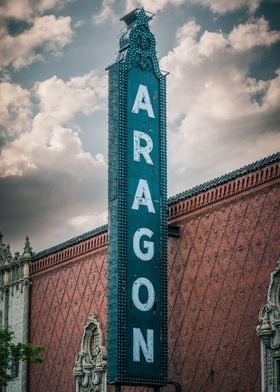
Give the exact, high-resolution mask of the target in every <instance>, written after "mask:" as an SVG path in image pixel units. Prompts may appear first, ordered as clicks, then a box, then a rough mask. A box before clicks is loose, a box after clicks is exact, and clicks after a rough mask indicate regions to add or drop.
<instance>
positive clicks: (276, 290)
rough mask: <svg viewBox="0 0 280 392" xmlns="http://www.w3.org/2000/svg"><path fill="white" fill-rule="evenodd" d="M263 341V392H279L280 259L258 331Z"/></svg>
mask: <svg viewBox="0 0 280 392" xmlns="http://www.w3.org/2000/svg"><path fill="white" fill-rule="evenodd" d="M256 333H257V335H258V336H259V337H260V339H261V374H262V392H278V390H279V389H278V386H279V381H278V380H279V377H280V366H279V364H280V258H279V259H278V261H277V265H276V268H275V270H274V271H273V272H272V274H271V278H270V284H269V288H268V292H267V301H266V303H265V304H263V305H262V307H261V310H260V313H259V325H258V326H257V329H256Z"/></svg>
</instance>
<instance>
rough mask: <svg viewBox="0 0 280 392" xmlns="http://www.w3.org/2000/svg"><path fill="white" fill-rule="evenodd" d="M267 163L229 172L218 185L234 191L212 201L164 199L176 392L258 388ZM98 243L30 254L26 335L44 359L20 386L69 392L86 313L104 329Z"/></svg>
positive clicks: (272, 218)
mask: <svg viewBox="0 0 280 392" xmlns="http://www.w3.org/2000/svg"><path fill="white" fill-rule="evenodd" d="M270 167H271V166H269V170H268V172H267V177H266V179H265V180H264V175H265V174H266V172H265V171H264V175H263V176H262V177H261V175H260V172H259V175H258V177H257V176H256V175H257V172H255V173H254V178H253V179H252V181H251V182H250V180H248V181H246V180H244V181H243V182H242V180H243V178H244V177H242V176H241V177H240V178H239V180H240V182H239V186H238V187H239V188H238V189H237V181H238V179H235V180H234V182H235V183H236V186H235V187H234V188H233V181H232V182H231V183H230V182H229V183H227V184H225V185H224V187H225V189H227V190H230V191H232V189H234V192H235V193H229V194H226V191H225V192H224V193H223V190H218V191H217V192H216V189H217V188H213V189H212V190H209V191H207V192H210V196H209V197H211V192H212V191H213V194H212V195H213V198H214V197H215V195H216V196H217V199H216V200H214V199H212V200H210V199H208V201H207V199H206V196H205V198H204V202H203V197H202V196H203V195H202V194H201V195H196V196H192V197H196V198H197V203H198V200H199V197H200V205H199V206H198V204H192V209H189V210H188V211H184V212H183V205H182V203H185V208H186V206H187V202H189V204H188V205H189V206H190V200H191V198H190V199H186V200H185V201H184V200H183V201H182V200H179V201H178V202H177V203H174V204H172V205H171V206H170V209H171V208H173V210H172V211H171V210H170V215H169V216H170V220H169V222H170V223H172V224H176V225H179V227H180V237H179V238H175V237H170V238H169V365H170V370H169V378H170V379H171V380H174V381H178V382H180V384H181V386H182V391H183V392H188V391H191V392H199V391H201V392H202V391H204V392H208V391H209V392H212V391H213V392H214V391H221V392H234V391H238V392H245V391H247V392H253V391H258V392H260V352H259V345H260V341H259V338H258V337H257V336H256V334H255V328H256V325H257V324H258V312H259V309H260V307H261V305H262V303H264V302H265V301H266V294H267V288H268V284H269V279H270V273H271V272H272V271H273V270H274V268H275V264H276V260H277V258H278V255H279V253H280V247H279V233H280V219H279V201H280V197H279V196H280V190H279V170H278V169H277V171H276V169H273V170H272V171H271V169H270ZM275 173H276V174H277V175H276V174H275ZM270 175H271V176H270ZM269 176H270V177H269ZM253 180H254V182H253ZM230 184H231V187H229V185H230ZM246 184H247V185H246ZM241 187H242V189H241ZM219 195H220V196H221V197H220V196H219ZM193 203H194V202H193ZM180 204H181V207H180V208H179V205H180ZM194 205H196V207H195V208H193V206H194ZM91 241H93V242H92V244H93V245H92V246H90V245H89V244H91ZM106 242H107V237H106V233H105V234H104V233H101V234H98V233H97V234H95V235H94V236H93V237H92V238H87V239H85V240H84V241H82V242H81V243H79V244H76V245H73V247H76V246H80V253H79V251H75V252H74V251H72V253H71V251H70V248H71V247H69V248H63V249H62V250H61V251H59V250H58V251H57V252H56V253H55V254H49V253H48V254H46V255H45V256H44V257H43V258H42V259H38V260H36V261H34V265H33V266H32V282H33V286H32V301H31V339H32V341H33V342H34V343H39V344H42V345H44V346H45V353H44V357H45V360H44V364H43V365H32V367H31V371H30V389H29V390H30V392H47V391H48V392H49V391H51V392H55V391H62V392H64V391H65V392H66V391H67V392H74V382H73V376H72V369H73V366H74V357H75V354H76V353H77V351H78V350H79V345H80V340H81V335H82V331H83V326H84V324H85V322H86V319H87V316H88V314H89V313H95V314H96V315H97V317H98V319H99V320H100V321H101V323H102V326H103V332H105V325H106V279H107V278H106V261H107V249H106ZM94 243H95V246H94ZM73 249H74V248H73ZM78 249H79V248H78ZM40 263H41V264H40ZM105 344H106V343H105ZM123 390H124V392H128V391H129V392H132V391H136V389H135V388H129V387H127V388H124V389H123ZM147 390H148V389H143V388H138V389H137V391H139V392H140V391H147ZM162 390H163V391H166V392H171V391H173V390H174V388H173V387H166V388H163V389H162ZM111 391H112V388H110V389H109V392H111Z"/></svg>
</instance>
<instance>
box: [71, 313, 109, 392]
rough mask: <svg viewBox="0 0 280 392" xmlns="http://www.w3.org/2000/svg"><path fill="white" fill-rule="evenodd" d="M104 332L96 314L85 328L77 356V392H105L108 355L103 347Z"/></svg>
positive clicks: (75, 369) (90, 317) (75, 375)
mask: <svg viewBox="0 0 280 392" xmlns="http://www.w3.org/2000/svg"><path fill="white" fill-rule="evenodd" d="M102 343H103V342H102V330H101V326H100V323H99V321H98V320H97V318H96V316H95V315H94V314H91V315H90V316H89V317H88V320H87V323H86V325H85V327H84V332H83V336H82V342H81V350H80V351H79V353H78V354H77V355H76V360H75V367H74V370H73V373H74V377H75V379H76V392H105V391H106V367H107V361H106V359H107V355H106V350H105V348H104V346H103V345H102Z"/></svg>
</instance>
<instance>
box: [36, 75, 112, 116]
mask: <svg viewBox="0 0 280 392" xmlns="http://www.w3.org/2000/svg"><path fill="white" fill-rule="evenodd" d="M34 93H35V95H36V97H37V98H38V99H39V105H40V109H41V112H44V113H47V115H48V116H50V117H52V118H53V119H54V120H55V121H57V122H59V123H61V122H62V123H64V122H65V121H67V120H69V119H70V118H72V117H73V116H74V115H75V114H76V113H78V112H82V113H84V114H87V115H88V114H90V113H92V112H93V111H96V110H99V109H100V105H103V104H104V99H105V97H107V78H106V77H105V76H103V77H100V76H98V75H96V74H95V73H94V72H90V73H89V74H87V75H84V76H81V77H74V78H71V79H70V80H69V81H67V82H64V81H63V80H62V79H59V78H58V77H57V76H53V77H52V78H51V79H48V80H46V81H44V82H38V83H36V84H35V87H34Z"/></svg>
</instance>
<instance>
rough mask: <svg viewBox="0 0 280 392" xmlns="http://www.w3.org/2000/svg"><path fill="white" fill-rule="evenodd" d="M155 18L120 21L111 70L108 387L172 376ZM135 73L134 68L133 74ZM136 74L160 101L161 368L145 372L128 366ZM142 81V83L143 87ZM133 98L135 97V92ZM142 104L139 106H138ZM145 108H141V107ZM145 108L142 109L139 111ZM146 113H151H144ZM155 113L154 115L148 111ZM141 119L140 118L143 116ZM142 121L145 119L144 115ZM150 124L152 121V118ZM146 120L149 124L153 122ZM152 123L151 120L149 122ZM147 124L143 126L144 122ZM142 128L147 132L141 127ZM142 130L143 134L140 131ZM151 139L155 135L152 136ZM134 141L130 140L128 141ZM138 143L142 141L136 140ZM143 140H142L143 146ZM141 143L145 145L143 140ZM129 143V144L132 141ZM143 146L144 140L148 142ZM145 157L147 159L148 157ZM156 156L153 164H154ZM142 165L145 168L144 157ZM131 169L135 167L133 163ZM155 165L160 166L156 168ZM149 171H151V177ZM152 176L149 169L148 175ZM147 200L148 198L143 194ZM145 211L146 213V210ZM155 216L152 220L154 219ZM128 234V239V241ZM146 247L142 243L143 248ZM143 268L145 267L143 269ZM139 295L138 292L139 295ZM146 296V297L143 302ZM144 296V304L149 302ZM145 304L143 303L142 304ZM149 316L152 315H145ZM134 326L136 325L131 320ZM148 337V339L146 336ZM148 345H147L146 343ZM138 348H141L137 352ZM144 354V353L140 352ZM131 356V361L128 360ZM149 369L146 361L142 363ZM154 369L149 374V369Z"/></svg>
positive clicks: (162, 79)
mask: <svg viewBox="0 0 280 392" xmlns="http://www.w3.org/2000/svg"><path fill="white" fill-rule="evenodd" d="M151 18H152V16H151V15H149V14H148V13H147V12H145V11H144V10H143V9H136V10H134V11H132V12H130V13H129V14H127V15H126V16H125V17H123V18H122V19H121V20H123V21H124V22H125V23H126V25H127V30H126V31H125V32H124V33H123V34H122V35H121V37H120V50H119V55H118V58H117V61H116V62H115V63H114V64H113V65H112V66H110V67H108V70H109V186H108V199H109V230H108V231H109V233H108V234H109V250H108V322H107V347H108V376H107V378H108V383H110V384H118V385H146V386H154V387H156V386H164V385H166V384H167V373H168V344H167V340H168V336H167V235H168V233H167V161H166V75H165V74H163V73H161V71H160V69H159V64H158V60H157V58H156V51H155V39H154V36H153V34H152V33H151V32H150V30H149V26H148V22H149V21H150V19H151ZM134 70H136V71H135V72H134ZM133 72H134V73H135V75H134V80H135V78H137V75H138V74H139V80H140V81H141V78H142V77H143V78H144V80H145V81H147V84H148V86H147V91H149V88H150V86H149V80H151V81H152V80H154V82H153V84H154V85H155V84H156V83H157V85H158V89H157V91H155V92H154V94H150V95H151V97H150V95H149V97H150V100H151V104H152V106H153V104H154V101H153V99H154V100H155V102H156V101H157V102H158V112H157V113H156V112H155V120H156V122H157V128H158V129H157V131H158V135H157V137H158V140H157V141H156V142H157V143H158V162H157V165H156V164H155V170H156V169H158V170H159V172H158V173H157V176H158V179H159V181H158V182H159V183H158V194H159V199H158V200H157V205H156V207H155V214H156V215H157V214H158V222H159V225H158V228H157V231H156V232H154V235H155V238H156V237H157V243H156V244H157V247H158V249H157V252H158V256H157V261H158V265H157V267H156V269H157V274H158V276H157V279H158V282H159V288H158V292H156V293H155V295H156V298H157V300H159V301H160V302H159V303H158V304H157V310H155V311H154V310H150V309H149V310H150V312H151V311H153V312H154V313H155V314H157V317H156V320H157V325H156V326H155V328H157V329H156V332H157V333H158V334H159V335H158V337H157V345H158V346H159V347H157V350H156V352H157V358H154V360H155V361H157V364H155V363H154V362H153V363H152V364H149V363H148V364H147V366H146V367H145V366H144V367H143V366H141V368H142V369H143V370H141V369H140V367H139V366H138V365H139V363H137V366H135V369H134V367H133V364H132V365H131V364H130V362H129V361H130V359H128V355H129V354H128V353H130V352H131V339H130V336H131V335H130V333H131V331H130V330H128V324H129V322H128V321H129V320H130V319H132V320H133V317H134V316H130V307H131V305H130V303H131V295H130V291H129V292H128V286H129V284H130V283H131V282H130V277H131V276H132V275H133V271H131V268H133V264H131V263H130V264H129V262H130V261H131V260H128V253H129V247H130V246H131V244H130V243H129V241H128V238H130V237H131V233H128V226H129V227H131V225H130V221H129V219H130V218H129V213H128V209H129V208H131V199H129V197H128V194H129V192H130V191H131V189H129V180H130V179H131V173H132V172H131V170H132V169H131V168H130V162H129V161H128V157H129V155H130V156H131V152H130V151H129V148H130V147H129V145H128V133H129V132H132V131H133V129H132V128H131V127H133V121H132V125H131V121H130V116H131V77H130V75H131V74H132V73H133ZM140 84H141V83H140V82H139V85H140ZM134 95H135V94H134ZM141 99H142V103H143V104H144V109H142V110H139V108H138V114H139V112H141V113H146V112H147V113H146V118H147V119H148V117H152V115H150V116H149V115H147V114H149V113H148V107H147V105H146V107H145V103H146V104H147V99H148V98H147V99H146V98H145V96H144V97H143V96H142V98H141ZM140 106H141V105H140ZM142 107H143V105H142ZM140 109H141V107H140ZM146 109H147V110H146ZM150 114H151V113H150ZM141 115H142V114H141ZM142 117H143V118H144V115H142ZM148 120H149V119H148ZM148 120H147V121H146V120H143V121H144V122H145V121H146V122H145V124H146V126H147V124H148V123H149V121H148ZM150 123H151V124H152V122H150ZM143 124H144V123H143ZM142 130H143V129H142ZM142 130H141V129H139V131H142ZM151 137H152V136H151ZM130 140H131V139H130ZM138 141H139V140H138ZM140 142H141V141H139V144H140ZM142 142H143V141H142ZM130 145H131V143H130ZM144 146H145V142H144ZM146 157H147V156H146ZM156 158H157V157H156V156H155V155H154V156H153V160H156ZM139 160H140V164H141V162H142V167H143V164H145V159H144V156H143V154H142V156H140V159H139ZM131 166H132V165H131ZM156 166H157V168H156ZM143 170H144V169H143ZM148 172H149V171H147V173H148ZM149 173H151V171H150V172H149ZM144 199H145V194H144ZM146 207H147V206H143V205H142V206H139V205H138V212H139V213H144V212H147V211H146V210H147V208H146ZM143 211H144V212H143ZM151 215H152V214H151ZM152 219H153V216H152V217H151V220H152ZM129 236H130V237H129ZM141 246H142V247H143V244H142V245H141ZM144 266H145V264H143V269H144ZM138 295H139V291H138ZM143 298H144V299H143ZM145 298H146V297H145V294H144V297H143V294H142V299H140V303H143V302H145ZM141 301H142V302H141ZM145 313H148V312H145ZM132 322H133V321H132ZM145 336H146V335H145ZM146 343H147V341H146ZM139 350H140V348H139ZM140 351H141V350H140ZM140 356H141V360H140V365H141V361H142V362H143V360H144V362H145V361H146V362H148V361H149V359H147V358H148V357H147V358H146V357H145V358H144V357H143V347H142V353H141V354H140ZM129 358H130V357H129ZM144 365H145V363H144ZM150 368H151V369H152V370H151V371H150V370H149V369H150Z"/></svg>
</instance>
